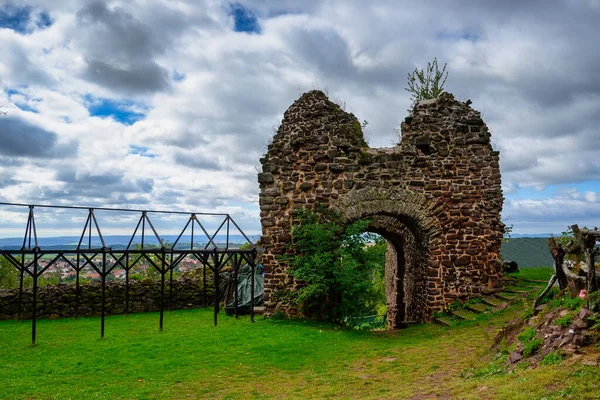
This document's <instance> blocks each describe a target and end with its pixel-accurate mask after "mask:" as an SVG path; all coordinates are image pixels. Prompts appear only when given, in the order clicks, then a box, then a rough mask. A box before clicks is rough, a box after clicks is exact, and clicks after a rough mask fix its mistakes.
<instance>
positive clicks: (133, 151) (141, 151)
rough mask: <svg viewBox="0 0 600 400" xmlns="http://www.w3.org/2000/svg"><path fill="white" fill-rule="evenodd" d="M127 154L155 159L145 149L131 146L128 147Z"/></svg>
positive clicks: (154, 155)
mask: <svg viewBox="0 0 600 400" xmlns="http://www.w3.org/2000/svg"><path fill="white" fill-rule="evenodd" d="M129 154H137V155H139V156H142V157H148V158H155V157H156V154H153V153H151V152H150V150H149V149H148V148H147V147H144V146H136V145H133V144H131V145H129Z"/></svg>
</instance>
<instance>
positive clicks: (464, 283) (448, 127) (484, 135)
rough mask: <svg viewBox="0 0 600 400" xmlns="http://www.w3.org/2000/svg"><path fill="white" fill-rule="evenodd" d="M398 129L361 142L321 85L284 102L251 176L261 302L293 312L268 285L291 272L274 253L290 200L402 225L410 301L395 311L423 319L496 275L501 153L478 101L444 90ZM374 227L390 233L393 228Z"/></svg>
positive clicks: (284, 238)
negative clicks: (372, 142)
mask: <svg viewBox="0 0 600 400" xmlns="http://www.w3.org/2000/svg"><path fill="white" fill-rule="evenodd" d="M401 131H402V141H401V143H400V144H399V145H398V146H396V147H393V148H384V149H371V148H369V147H368V146H367V144H366V142H365V140H364V138H363V135H362V132H361V127H360V123H359V122H358V120H357V119H356V118H355V117H354V115H352V114H349V113H346V112H344V111H343V110H342V109H341V108H340V107H339V106H338V105H337V104H334V103H332V102H330V101H329V100H328V99H327V97H326V96H325V94H323V93H322V92H320V91H311V92H308V93H305V94H304V95H302V96H301V97H300V98H299V99H298V100H297V101H296V102H295V103H294V104H293V105H292V106H291V107H290V108H289V109H288V110H287V111H286V112H285V114H284V118H283V121H282V123H281V126H280V127H279V130H278V131H277V133H276V135H275V136H274V138H273V143H272V144H271V145H269V148H268V151H267V153H266V155H265V156H264V157H263V158H262V159H261V164H262V173H260V174H259V176H258V180H259V184H260V209H261V223H262V228H263V232H262V233H263V235H262V238H261V242H262V246H263V247H264V248H265V253H264V256H263V264H264V266H265V306H266V311H267V313H269V312H272V311H274V310H276V309H281V310H283V311H285V312H287V313H288V314H290V315H295V314H297V312H298V310H295V309H294V308H293V307H290V306H289V305H286V304H283V303H281V302H278V301H276V300H275V298H274V297H273V294H274V293H276V292H277V291H278V290H280V289H283V288H289V287H291V286H293V285H294V284H295V283H294V282H293V279H292V278H291V277H290V276H289V275H288V266H287V265H286V264H285V263H284V262H283V261H281V260H280V259H279V258H278V256H279V255H281V254H283V253H285V252H286V245H287V244H288V243H289V242H290V240H291V235H290V230H291V226H292V224H293V221H294V210H295V209H297V208H299V207H313V206H314V205H315V204H316V203H322V204H325V205H327V206H329V207H332V208H334V209H336V210H337V211H339V212H340V214H341V215H342V217H343V218H344V220H345V221H346V222H348V223H350V222H352V221H355V220H357V219H360V218H371V219H373V218H375V217H381V216H387V217H390V218H392V219H393V220H394V221H395V223H394V224H392V225H395V226H396V225H402V226H403V227H405V229H407V230H408V231H410V234H411V235H412V237H413V239H412V240H413V242H414V243H413V244H412V245H411V246H412V247H411V246H408V247H406V243H408V239H410V238H409V237H407V240H405V242H404V243H405V244H404V245H400V244H396V245H395V246H396V248H397V247H398V246H404V249H409V251H408V252H406V251H405V253H406V254H410V256H409V257H405V260H404V266H402V267H403V270H402V271H399V274H400V275H401V276H400V277H399V278H401V279H402V281H403V284H402V291H403V292H404V291H405V292H406V293H401V295H402V296H403V298H401V299H400V300H401V301H402V302H403V303H404V305H403V306H406V304H411V305H410V307H409V309H405V310H404V311H402V312H401V313H404V316H405V317H407V316H413V317H416V318H419V319H422V320H427V319H428V317H429V316H431V314H432V313H433V312H434V311H436V310H440V309H442V308H443V307H444V306H445V305H447V304H448V303H450V302H452V301H453V300H454V299H456V298H457V297H460V298H465V297H469V296H472V295H478V294H479V293H481V292H482V291H483V290H493V289H495V288H498V287H499V286H500V280H499V277H500V263H499V262H498V259H499V253H500V244H501V238H502V232H503V226H502V224H501V222H500V211H501V208H502V200H503V198H502V191H501V186H500V171H499V164H498V159H499V155H498V152H496V151H493V150H492V147H491V144H490V133H489V131H488V129H487V127H486V125H485V124H484V122H483V121H482V119H481V117H480V114H479V112H477V111H475V110H473V109H471V108H470V107H469V106H468V105H467V104H465V103H462V102H458V101H456V100H455V99H454V97H453V96H452V95H450V94H448V93H443V94H442V95H440V96H439V97H438V98H437V99H434V100H428V101H423V102H420V103H419V104H418V105H416V106H415V108H414V110H413V112H412V115H410V116H409V117H407V118H406V119H405V121H404V122H403V123H402V125H401ZM375 229H376V228H375V227H374V228H373V230H375ZM377 233H380V234H382V235H383V236H384V237H386V239H388V242H390V238H391V237H392V236H393V235H394V234H395V233H394V232H393V230H385V229H383V230H381V231H378V232H377ZM404 236H406V234H405V235H404ZM409 236H410V235H409ZM411 249H412V250H411ZM397 250H398V249H397ZM419 281H420V282H419ZM406 285H408V286H406ZM399 290H400V288H398V290H396V292H398V291H399ZM402 296H401V297H402Z"/></svg>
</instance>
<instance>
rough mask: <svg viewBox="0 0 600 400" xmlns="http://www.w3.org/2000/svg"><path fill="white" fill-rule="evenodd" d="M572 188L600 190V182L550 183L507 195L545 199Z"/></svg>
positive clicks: (589, 190) (524, 198)
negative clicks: (539, 188)
mask: <svg viewBox="0 0 600 400" xmlns="http://www.w3.org/2000/svg"><path fill="white" fill-rule="evenodd" d="M570 189H576V190H577V191H579V192H580V193H585V192H600V182H598V181H584V182H571V183H561V184H557V185H548V186H546V187H545V188H544V189H542V190H537V189H535V188H534V187H531V186H527V187H521V188H519V189H517V190H516V191H514V192H512V193H509V194H507V195H506V197H507V198H508V199H510V200H543V199H550V198H552V197H554V196H557V195H558V194H559V193H561V192H566V191H568V190H570Z"/></svg>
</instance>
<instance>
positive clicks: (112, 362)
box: [0, 270, 600, 399]
mask: <svg viewBox="0 0 600 400" xmlns="http://www.w3.org/2000/svg"><path fill="white" fill-rule="evenodd" d="M535 273H536V274H537V276H536V278H538V277H543V276H546V277H547V276H548V274H549V270H546V271H542V272H540V271H539V270H538V271H535ZM521 307H522V304H521V303H519V304H517V305H515V306H512V307H511V308H509V309H508V310H505V311H501V312H498V313H496V314H494V315H493V316H489V315H483V316H480V317H478V320H476V321H474V322H464V323H461V324H460V325H459V326H457V327H453V328H446V327H441V326H437V325H421V326H414V327H411V328H409V329H406V330H402V331H398V332H395V333H384V334H381V333H371V332H353V331H347V330H342V329H336V328H335V327H332V326H327V325H319V324H311V323H307V322H294V321H272V320H263V319H262V318H261V319H258V320H257V322H256V323H255V324H251V323H250V322H249V320H248V319H247V318H240V319H239V320H235V319H233V318H229V317H226V316H224V315H222V316H221V318H220V325H219V326H218V327H216V328H215V327H213V326H212V318H211V317H212V314H211V312H209V311H208V310H193V311H177V312H172V313H169V314H167V315H166V320H165V331H164V332H162V333H161V332H158V331H157V325H158V315H157V314H138V315H131V316H113V317H110V318H108V319H107V326H106V329H107V330H106V333H107V335H106V338H105V339H104V340H100V339H98V336H99V320H98V319H97V318H85V319H80V320H78V321H74V320H58V321H46V320H45V321H40V322H39V333H38V338H39V341H38V343H39V344H38V345H37V346H35V347H31V346H30V345H29V344H28V343H29V340H30V324H29V323H27V322H21V323H16V322H12V321H9V322H2V323H0V338H2V341H1V342H0V382H2V385H1V386H0V398H40V399H41V398H57V399H61V398H85V399H89V398H100V399H102V398H105V399H108V398H111V399H112V398H130V399H144V398H161V399H162V398H172V399H179V398H215V399H220V398H231V399H237V398H381V399H389V398H411V397H412V396H415V397H414V398H415V399H417V398H418V399H425V398H435V397H436V396H451V397H453V398H461V399H469V398H471V399H480V398H490V399H492V398H500V399H535V398H541V397H544V396H545V397H548V398H549V399H550V398H558V397H560V396H563V395H567V394H568V395H573V396H575V397H579V398H593V397H592V396H591V395H590V393H600V385H599V383H598V379H597V368H593V367H584V366H580V365H570V364H569V363H568V362H566V363H563V364H561V365H558V366H544V367H538V368H537V369H535V370H520V371H518V372H516V373H514V374H511V375H506V374H501V375H491V376H487V377H482V378H470V379H468V378H464V377H462V376H463V375H465V372H471V374H472V373H473V372H475V375H477V374H479V375H481V373H482V372H483V373H484V375H486V374H485V371H488V370H490V369H493V368H491V367H490V366H493V365H494V362H493V357H494V355H493V354H491V352H490V350H489V349H490V343H491V340H492V338H493V337H494V335H495V333H496V331H497V329H498V328H500V327H501V326H502V325H504V324H505V323H506V322H508V321H509V320H510V319H512V318H514V317H515V316H517V315H518V314H519V313H520V312H521V309H522V308H521ZM592 374H593V375H592ZM590 377H592V378H591V383H589V382H590ZM567 378H568V379H567Z"/></svg>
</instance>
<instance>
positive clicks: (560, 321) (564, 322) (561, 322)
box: [554, 314, 573, 328]
mask: <svg viewBox="0 0 600 400" xmlns="http://www.w3.org/2000/svg"><path fill="white" fill-rule="evenodd" d="M571 322H573V315H572V314H567V315H564V316H562V317H560V318H556V319H555V320H554V323H555V324H556V325H558V326H562V327H563V328H564V327H567V326H569V325H571Z"/></svg>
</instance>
